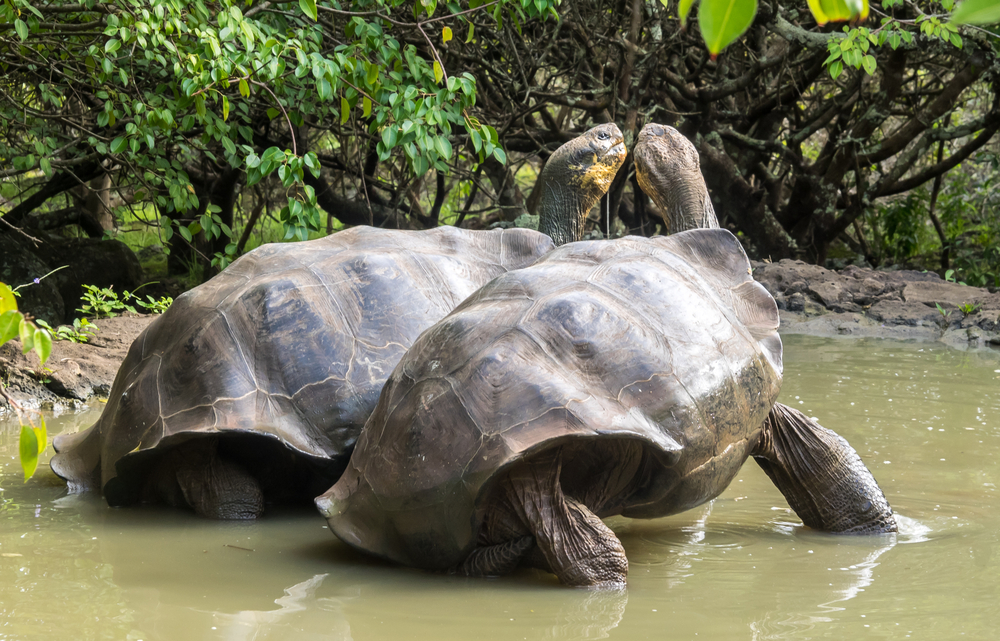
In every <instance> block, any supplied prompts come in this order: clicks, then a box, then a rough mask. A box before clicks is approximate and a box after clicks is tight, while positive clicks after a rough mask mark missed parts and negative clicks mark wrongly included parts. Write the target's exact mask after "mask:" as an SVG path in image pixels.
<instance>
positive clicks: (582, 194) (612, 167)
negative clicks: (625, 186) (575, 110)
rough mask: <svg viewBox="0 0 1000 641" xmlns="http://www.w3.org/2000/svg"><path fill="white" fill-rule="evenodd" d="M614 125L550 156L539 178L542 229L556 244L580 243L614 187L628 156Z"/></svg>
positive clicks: (608, 124)
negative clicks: (589, 216) (588, 221)
mask: <svg viewBox="0 0 1000 641" xmlns="http://www.w3.org/2000/svg"><path fill="white" fill-rule="evenodd" d="M627 155H628V154H627V152H626V150H625V138H624V136H622V132H621V130H620V129H618V126H617V125H615V124H614V123H606V124H603V125H598V126H596V127H594V128H593V129H591V130H589V131H588V132H586V133H585V134H583V135H581V136H578V137H576V138H574V139H573V140H570V141H569V142H567V143H565V144H564V145H562V146H561V147H559V148H558V149H556V150H555V152H554V153H553V154H552V155H551V156H550V157H549V160H548V162H546V163H545V167H544V168H543V169H542V173H541V175H539V177H538V180H539V185H538V188H539V189H542V190H543V191H542V197H541V200H540V201H539V209H538V213H539V220H538V230H539V231H541V232H543V233H546V234H548V235H549V236H551V237H552V240H553V241H554V242H555V244H556V245H562V244H564V243H568V242H572V241H575V240H580V238H582V237H583V225H584V221H585V220H586V218H587V214H588V213H590V210H591V209H592V208H593V207H594V205H596V204H597V201H598V200H600V198H601V196H603V195H604V194H605V193H607V191H608V189H609V188H610V187H611V183H612V181H613V180H614V179H615V175H616V174H617V173H618V169H619V168H620V167H621V166H622V164H623V163H624V162H625V157H626V156H627Z"/></svg>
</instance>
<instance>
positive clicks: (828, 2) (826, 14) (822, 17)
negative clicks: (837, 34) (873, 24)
mask: <svg viewBox="0 0 1000 641" xmlns="http://www.w3.org/2000/svg"><path fill="white" fill-rule="evenodd" d="M807 2H808V4H809V10H810V11H811V12H812V14H813V17H814V18H816V22H817V24H820V25H824V24H826V23H827V22H844V21H846V20H851V21H861V20H865V19H866V18H868V0H807Z"/></svg>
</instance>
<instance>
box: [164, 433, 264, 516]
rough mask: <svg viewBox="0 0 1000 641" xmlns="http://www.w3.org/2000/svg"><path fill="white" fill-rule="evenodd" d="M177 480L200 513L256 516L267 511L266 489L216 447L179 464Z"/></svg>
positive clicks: (189, 501) (185, 495)
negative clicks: (219, 453) (220, 453)
mask: <svg viewBox="0 0 1000 641" xmlns="http://www.w3.org/2000/svg"><path fill="white" fill-rule="evenodd" d="M189 452H190V450H189ZM177 483H178V484H179V485H180V489H181V492H182V493H183V494H184V499H185V500H186V501H187V503H188V504H189V505H190V506H191V507H192V508H193V509H194V511H195V512H196V513H197V514H198V515H199V516H204V517H206V518H209V519H223V520H236V519H256V518H257V517H259V516H260V515H261V514H263V512H264V493H263V492H262V491H261V489H260V485H259V484H258V483H257V479H256V478H254V476H253V475H252V474H250V473H249V472H247V471H246V470H245V469H243V467H242V466H241V465H239V464H237V463H234V462H232V461H229V460H227V459H225V458H223V457H221V456H219V455H218V454H217V453H216V452H215V448H214V447H212V448H211V449H210V450H208V451H207V452H206V451H204V450H203V451H201V452H198V453H191V456H190V457H188V458H186V460H185V461H184V462H183V463H182V464H180V465H179V466H178V469H177Z"/></svg>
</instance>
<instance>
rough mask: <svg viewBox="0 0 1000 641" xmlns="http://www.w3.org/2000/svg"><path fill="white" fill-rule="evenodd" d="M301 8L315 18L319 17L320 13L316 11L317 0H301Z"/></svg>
mask: <svg viewBox="0 0 1000 641" xmlns="http://www.w3.org/2000/svg"><path fill="white" fill-rule="evenodd" d="M299 8H300V9H302V13H304V14H306V15H307V16H309V17H310V18H312V19H313V20H317V19H318V18H319V14H318V13H317V12H316V0H299Z"/></svg>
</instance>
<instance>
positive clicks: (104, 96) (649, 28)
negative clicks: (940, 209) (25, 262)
mask: <svg viewBox="0 0 1000 641" xmlns="http://www.w3.org/2000/svg"><path fill="white" fill-rule="evenodd" d="M994 4H995V3H994V2H993V1H992V0H967V2H966V4H964V5H962V7H960V9H959V12H960V13H961V12H962V11H963V10H964V11H965V13H966V14H970V15H971V17H972V19H973V20H974V21H975V20H978V21H980V22H982V21H984V20H988V19H991V16H992V13H991V11H992V9H991V7H993V6H994ZM953 8H954V7H953V0H944V1H943V3H941V4H938V3H922V4H920V5H917V4H913V3H904V2H902V0H882V1H881V2H875V3H872V4H871V5H870V6H869V4H868V3H867V2H865V1H863V0H850V1H847V0H843V1H841V0H836V1H835V0H829V1H827V0H808V2H779V1H778V0H771V1H765V2H761V3H759V4H758V3H757V2H756V0H701V2H699V3H697V4H695V3H693V2H691V1H689V0H682V1H681V2H679V3H675V2H673V1H672V0H671V1H661V2H654V1H652V0H649V1H647V0H565V1H563V2H556V1H554V0H492V1H489V2H487V1H485V0H470V1H469V2H467V3H441V4H439V3H438V2H437V1H436V0H421V1H420V2H415V3H410V2H406V3H404V2H402V0H352V1H349V2H348V1H346V0H345V1H343V2H338V1H326V0H320V1H319V2H316V1H315V0H294V1H292V2H275V1H263V2H256V1H253V0H250V1H249V2H243V3H241V2H234V1H233V0H218V1H216V2H210V1H207V0H112V1H108V2H98V1H97V0H87V1H86V2H82V3H70V2H65V1H63V0H51V1H49V2H47V3H43V2H39V1H37V0H35V1H29V0H4V2H3V3H2V4H0V69H2V70H3V78H4V80H3V85H2V87H0V159H2V162H0V177H2V179H3V183H2V184H0V196H2V197H3V199H4V211H3V217H2V218H0V221H2V222H0V233H11V232H12V229H13V228H15V227H16V228H20V229H23V230H26V231H28V232H29V233H30V232H31V231H32V230H46V229H48V230H60V229H66V228H67V226H68V225H69V226H70V229H79V230H82V231H83V232H84V233H86V234H88V235H92V236H100V235H102V234H107V233H113V231H112V230H114V229H115V228H116V226H120V225H121V224H122V223H123V222H125V221H129V222H130V223H132V224H133V225H142V226H146V227H147V228H148V229H149V230H151V231H152V232H154V233H155V234H156V235H157V236H156V242H160V243H164V244H166V246H168V247H173V248H174V252H173V254H172V256H171V260H172V261H173V265H172V267H173V268H174V269H183V268H184V265H183V264H182V261H181V260H180V259H189V258H190V257H191V256H192V252H196V253H197V254H198V255H200V261H201V262H202V263H204V264H207V263H208V262H209V261H213V262H214V263H215V265H216V266H222V265H225V264H226V263H227V262H228V261H229V260H231V259H232V258H233V257H235V256H237V255H239V254H240V253H242V252H243V251H245V250H246V248H247V246H248V243H250V242H251V239H250V233H251V232H252V231H254V230H260V229H262V228H263V227H264V226H266V221H267V220H268V218H269V217H270V218H273V220H274V222H273V223H272V226H273V225H277V226H278V227H279V228H280V234H279V237H278V238H279V239H280V238H284V239H294V238H299V239H302V238H306V237H307V236H308V235H309V234H314V235H315V234H318V233H323V232H324V230H326V231H328V230H330V229H332V228H333V226H334V225H335V224H343V225H352V224H360V223H368V224H376V225H381V226H395V227H417V228H420V227H429V226H434V225H437V224H440V223H441V222H444V221H447V222H451V223H457V224H464V225H484V224H489V223H491V222H493V221H495V220H497V219H503V220H507V221H512V220H515V219H517V218H518V217H519V216H523V215H524V214H526V213H528V212H529V211H531V210H533V207H534V205H533V203H534V200H533V199H532V198H531V197H530V196H528V197H526V196H525V194H524V193H522V188H524V187H526V186H527V187H530V184H531V177H533V176H534V175H536V174H537V170H538V167H539V163H540V162H544V159H545V157H547V155H548V153H550V152H551V151H552V150H553V149H554V148H555V147H556V146H558V145H559V144H561V143H562V142H564V141H566V140H568V139H569V138H571V137H572V136H574V135H576V134H577V133H579V132H580V131H581V130H583V129H585V128H587V127H589V126H591V125H592V124H595V123H598V122H606V121H614V122H616V123H618V124H619V126H620V127H621V128H622V130H623V131H624V132H625V134H626V141H627V142H628V143H631V142H632V140H633V139H634V136H635V134H636V132H637V131H638V129H639V128H641V126H642V124H644V123H645V122H649V121H658V122H666V123H669V124H674V125H676V126H679V127H680V128H681V129H682V131H683V132H684V133H685V134H687V135H689V136H691V138H692V139H693V140H695V141H696V144H697V146H698V149H699V151H700V153H701V155H702V159H703V168H704V170H705V173H706V176H707V177H708V179H709V182H710V187H711V188H712V191H713V198H714V199H715V201H716V206H717V209H718V210H719V213H720V214H721V216H722V219H723V223H724V224H726V225H727V226H729V227H731V228H733V229H734V230H737V231H739V232H742V234H743V238H744V240H745V241H746V243H747V244H748V246H749V247H751V249H752V250H753V251H754V252H756V253H757V255H759V256H771V257H772V258H779V257H785V256H794V257H800V258H805V259H808V260H812V261H823V260H824V259H826V258H827V256H828V254H829V252H830V248H831V247H832V246H835V245H841V244H844V243H846V244H847V246H849V247H850V248H851V250H852V251H854V252H856V253H857V254H858V255H865V256H867V257H868V258H869V259H870V260H873V261H875V260H881V259H886V260H888V259H889V258H890V257H889V256H888V254H886V253H885V252H881V253H880V251H876V250H877V248H876V247H874V246H873V245H876V244H878V242H876V236H878V237H879V238H882V237H884V236H885V232H883V231H881V230H882V228H883V227H885V225H886V221H883V220H881V218H880V216H881V212H884V211H888V210H889V209H891V208H892V207H895V205H890V204H880V203H889V202H895V201H894V200H893V199H895V198H898V197H900V196H901V195H905V194H907V193H908V192H909V191H910V190H913V189H915V188H918V187H920V186H922V185H929V184H930V183H931V182H933V181H934V180H935V179H936V178H938V177H940V176H943V175H945V174H946V172H948V171H949V170H951V169H953V168H955V167H956V166H958V165H959V163H961V162H962V161H964V160H966V159H968V158H970V157H971V156H972V155H973V154H974V153H975V152H977V151H978V150H980V149H983V148H984V146H986V145H987V143H989V141H990V140H991V139H992V138H993V135H994V133H995V132H996V130H997V128H998V127H1000V107H998V104H1000V102H998V101H997V100H996V96H995V83H994V81H993V80H994V79H993V74H994V73H995V68H997V64H996V63H997V56H996V51H995V48H996V47H995V42H996V39H995V36H994V35H993V33H992V32H990V31H985V30H983V29H979V28H972V27H958V26H956V25H955V24H953V23H952V22H950V21H949V19H948V12H949V11H951V10H952V9H953ZM689 12H690V16H689ZM695 13H697V21H695V20H694V19H690V20H687V26H686V28H681V24H682V19H685V18H689V17H691V16H694V15H695ZM865 16H867V20H865ZM852 17H853V18H855V19H858V20H860V22H858V23H857V24H854V25H848V26H843V23H841V24H840V25H834V24H827V25H826V26H820V25H819V24H817V22H825V21H827V20H838V19H848V18H852ZM696 25H697V26H696ZM741 33H742V36H740V34H741ZM706 42H707V46H706ZM730 43H731V44H730ZM727 44H728V45H729V46H728V48H725V49H724V50H723V47H726V45H727ZM626 175H627V172H623V174H622V180H620V181H619V183H618V184H617V185H616V186H615V188H614V189H613V190H612V193H611V195H610V197H609V200H608V202H607V203H606V207H605V211H606V213H607V216H606V217H605V218H604V221H603V222H602V223H601V227H602V228H603V231H604V232H605V233H607V231H608V229H607V227H608V224H609V223H608V221H615V219H616V218H617V219H618V220H619V221H620V223H619V222H613V223H612V227H613V228H615V229H618V230H619V231H620V230H622V229H623V228H624V229H627V230H629V231H631V232H632V233H644V234H652V233H654V232H655V231H656V229H657V224H658V222H659V221H658V217H657V216H656V212H654V211H651V210H650V207H649V206H648V205H647V203H646V201H645V199H644V198H643V196H642V195H641V194H640V193H638V190H637V189H636V188H635V186H634V184H633V183H632V181H631V180H629V179H627V177H626ZM524 181H527V182H524ZM945 182H946V183H947V182H948V181H947V180H946V181H945ZM947 191H948V190H947V189H945V192H946V193H947ZM914 211H915V210H914ZM491 212H492V213H491ZM480 214H482V215H480ZM989 214H992V210H990V211H989ZM335 221H336V223H335ZM915 224H917V225H918V226H921V225H922V226H923V227H924V228H929V227H928V225H929V224H930V222H929V221H928V220H922V221H915ZM876 226H878V229H876ZM890 236H891V234H890ZM879 242H881V241H879ZM251 244H252V243H251ZM178 248H180V249H181V250H182V251H178Z"/></svg>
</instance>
